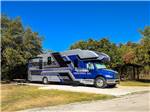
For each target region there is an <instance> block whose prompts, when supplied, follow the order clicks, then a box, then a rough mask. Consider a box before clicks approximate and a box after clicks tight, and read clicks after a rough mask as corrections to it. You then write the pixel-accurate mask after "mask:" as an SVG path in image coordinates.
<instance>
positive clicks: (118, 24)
mask: <svg viewBox="0 0 150 112" xmlns="http://www.w3.org/2000/svg"><path fill="white" fill-rule="evenodd" d="M1 8H2V9H1V11H2V13H3V14H6V15H7V16H9V17H10V18H15V17H17V16H20V17H21V20H22V23H23V25H24V27H25V28H27V27H31V29H32V30H33V31H34V32H38V33H39V35H40V36H42V37H44V40H43V43H42V46H43V48H44V49H50V50H53V51H64V50H67V49H69V47H70V46H71V45H72V44H73V43H75V42H77V41H80V40H88V39H89V38H93V39H95V40H100V39H101V38H103V37H107V38H108V39H109V40H110V41H111V42H114V43H116V44H118V43H126V42H128V41H131V42H139V41H140V39H141V37H142V35H141V34H140V33H139V29H142V30H143V29H144V27H145V26H148V25H149V26H150V2H148V1H147V2H131V1H126V2H119V1H118V2H112V1H107V2H104V1H103V2H102V1H99V2H98V1H95V2H81V1H76V2H73V1H72V2H71V1H70V2H69V1H67V2H58V1H57V2H54V1H53V2H52V1H51V2H50V1H49V2H48V1H47V2H46V1H45V2H40V1H38V2H33V1H28V2H27V1H26V2H25V1H24V2H10V1H9V2H8V1H7V2H6V1H5V2H4V1H3V2H2V4H1Z"/></svg>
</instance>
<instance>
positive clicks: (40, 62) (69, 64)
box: [28, 49, 119, 88]
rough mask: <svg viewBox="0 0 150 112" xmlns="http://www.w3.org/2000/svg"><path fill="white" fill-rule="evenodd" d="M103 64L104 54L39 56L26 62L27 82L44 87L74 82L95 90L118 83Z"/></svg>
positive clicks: (82, 52)
mask: <svg viewBox="0 0 150 112" xmlns="http://www.w3.org/2000/svg"><path fill="white" fill-rule="evenodd" d="M107 61H110V57H109V56H108V55H107V54H105V53H100V52H95V51H90V50H80V49H75V50H69V51H65V52H61V53H49V54H41V55H38V56H37V57H34V58H32V59H30V60H29V64H28V65H29V66H28V79H29V80H30V81H42V82H43V83H44V84H47V83H48V82H61V83H63V82H78V83H82V84H90V85H94V86H95V87H98V88H105V87H107V86H111V87H115V86H116V84H118V83H119V76H118V72H116V71H114V70H110V69H107V68H106V66H105V64H104V63H105V62H107Z"/></svg>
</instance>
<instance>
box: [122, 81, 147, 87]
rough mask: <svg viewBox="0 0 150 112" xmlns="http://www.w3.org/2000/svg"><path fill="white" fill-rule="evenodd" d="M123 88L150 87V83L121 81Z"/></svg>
mask: <svg viewBox="0 0 150 112" xmlns="http://www.w3.org/2000/svg"><path fill="white" fill-rule="evenodd" d="M120 85H121V86H150V83H149V82H140V81H121V82H120Z"/></svg>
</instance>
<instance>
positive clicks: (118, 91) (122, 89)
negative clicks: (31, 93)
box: [27, 83, 150, 96]
mask: <svg viewBox="0 0 150 112" xmlns="http://www.w3.org/2000/svg"><path fill="white" fill-rule="evenodd" d="M27 85H32V86H39V89H44V90H51V89H56V90H65V91H72V92H86V93H95V94H107V95H114V96H121V95H126V94H130V93H135V92H141V91H150V87H136V86H134V87H133V86H132V87H129V86H119V85H118V86H117V87H116V88H104V89H101V88H95V87H88V86H70V85H50V84H49V85H43V84H33V83H29V84H27Z"/></svg>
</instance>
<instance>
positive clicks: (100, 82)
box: [94, 77, 107, 88]
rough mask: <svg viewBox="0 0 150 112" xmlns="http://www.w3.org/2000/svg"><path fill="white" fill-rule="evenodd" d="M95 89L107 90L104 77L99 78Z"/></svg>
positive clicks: (96, 80)
mask: <svg viewBox="0 0 150 112" xmlns="http://www.w3.org/2000/svg"><path fill="white" fill-rule="evenodd" d="M94 85H95V87H97V88H105V87H106V86H107V83H106V80H105V78H103V77H97V78H96V79H95V82H94Z"/></svg>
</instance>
